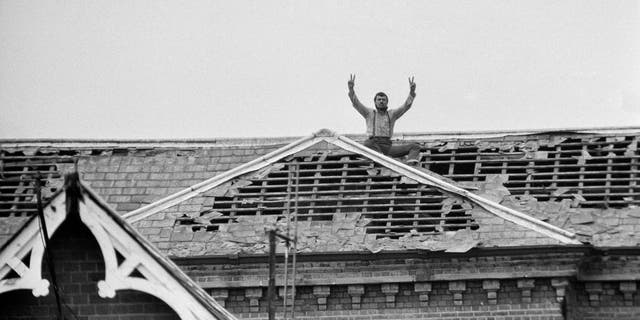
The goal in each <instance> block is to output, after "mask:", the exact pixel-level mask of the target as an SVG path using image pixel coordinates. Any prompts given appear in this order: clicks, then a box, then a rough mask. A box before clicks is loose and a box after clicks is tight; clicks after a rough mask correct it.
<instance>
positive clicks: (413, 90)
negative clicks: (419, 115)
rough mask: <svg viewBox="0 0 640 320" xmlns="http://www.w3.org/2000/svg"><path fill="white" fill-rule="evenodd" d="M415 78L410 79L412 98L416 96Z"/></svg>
mask: <svg viewBox="0 0 640 320" xmlns="http://www.w3.org/2000/svg"><path fill="white" fill-rule="evenodd" d="M413 78H414V77H413V76H411V77H409V94H410V95H411V96H414V97H415V95H416V83H415V82H414V81H413Z"/></svg>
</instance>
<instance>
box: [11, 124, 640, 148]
mask: <svg viewBox="0 0 640 320" xmlns="http://www.w3.org/2000/svg"><path fill="white" fill-rule="evenodd" d="M323 130H326V129H323ZM321 131H322V130H321ZM563 132H564V133H584V134H588V133H592V134H605V133H620V134H623V133H640V127H638V126H622V127H591V128H589V127H581V128H538V129H513V130H470V131H450V130H445V131H414V132H396V134H394V136H393V138H394V139H403V140H404V139H408V140H411V139H416V140H417V139H442V138H464V137H498V136H509V135H529V134H532V135H535V134H548V133H563ZM343 136H347V137H350V138H352V139H356V140H360V139H364V138H366V135H365V134H361V133H347V134H343ZM303 137H304V136H283V137H219V138H196V139H74V138H60V139H58V138H43V139H40V138H4V139H0V146H2V147H12V148H17V147H23V146H24V147H26V146H30V147H36V146H37V147H69V148H72V147H82V146H87V147H88V146H91V147H145V146H147V147H167V148H170V147H188V146H194V145H196V146H198V147H203V146H204V147H206V146H246V145H277V144H284V143H291V142H294V141H296V140H298V139H301V138H303Z"/></svg>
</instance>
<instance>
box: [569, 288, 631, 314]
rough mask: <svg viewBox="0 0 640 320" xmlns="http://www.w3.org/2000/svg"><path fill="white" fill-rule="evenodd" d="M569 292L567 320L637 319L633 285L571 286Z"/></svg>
mask: <svg viewBox="0 0 640 320" xmlns="http://www.w3.org/2000/svg"><path fill="white" fill-rule="evenodd" d="M571 289H572V290H571V292H570V304H569V305H568V308H567V309H568V313H569V317H570V319H585V320H595V319H640V295H639V294H638V293H637V282H636V281H602V282H598V281H590V282H575V283H573V284H572V288H571Z"/></svg>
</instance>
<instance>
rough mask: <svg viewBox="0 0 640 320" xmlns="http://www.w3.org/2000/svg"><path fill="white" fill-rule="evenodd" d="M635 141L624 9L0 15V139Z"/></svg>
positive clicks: (187, 9) (639, 70) (637, 108)
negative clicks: (379, 109) (386, 120)
mask: <svg viewBox="0 0 640 320" xmlns="http://www.w3.org/2000/svg"><path fill="white" fill-rule="evenodd" d="M349 73H355V74H357V78H356V92H357V93H358V96H359V97H360V100H362V101H363V102H366V103H365V104H370V105H371V102H372V99H373V95H374V94H375V93H376V92H378V91H385V92H387V94H389V97H390V105H391V107H394V106H397V105H399V104H401V103H402V102H403V101H404V99H405V98H406V96H407V94H408V89H409V86H408V82H407V77H408V76H410V75H413V76H415V80H416V83H417V94H418V96H417V98H416V101H415V103H414V106H413V108H412V109H411V110H410V111H409V112H408V113H407V114H406V115H405V116H404V117H403V118H402V119H401V120H399V121H398V122H397V124H396V132H429V131H442V130H455V131H468V130H494V129H532V128H534V129H536V128H539V129H543V128H571V127H602V126H630V125H640V1H637V0H636V1H611V0H606V1H605V0H603V1H587V0H585V1H564V0H563V1H560V0H557V1H542V0H531V1H514V0H503V1H487V0H484V1H473V0H469V1H449V0H446V1H445V0H442V1H422V0H416V1H397V0H395V1H372V0H366V1H337V0H335V1H325V0H323V1H301V0H291V1H258V0H256V1H160V0H148V1H142V0H136V1H124V0H118V1H88V0H59V1H49V0H39V1H21V0H0V111H1V112H0V138H212V137H253V136H299V135H307V134H310V133H312V132H315V131H317V130H318V129H320V128H330V129H332V130H334V131H337V132H339V133H363V132H364V120H363V119H362V118H361V117H360V115H359V114H358V113H357V112H356V111H355V110H353V109H352V107H351V104H350V103H349V100H348V98H347V94H346V93H347V86H346V82H347V80H348V77H349Z"/></svg>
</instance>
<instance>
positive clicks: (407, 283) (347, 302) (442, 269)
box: [182, 253, 581, 320]
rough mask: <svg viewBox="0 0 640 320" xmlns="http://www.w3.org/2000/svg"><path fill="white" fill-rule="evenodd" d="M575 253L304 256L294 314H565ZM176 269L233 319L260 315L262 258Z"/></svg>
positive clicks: (497, 316)
mask: <svg viewBox="0 0 640 320" xmlns="http://www.w3.org/2000/svg"><path fill="white" fill-rule="evenodd" d="M580 257H581V254H578V253H574V254H567V253H564V254H558V253H538V254H530V255H526V254H519V255H510V256H476V257H471V256H469V257H464V256H458V257H445V256H441V257H423V258H418V257H416V258H404V259H401V258H396V259H392V258H390V257H385V258H384V259H370V260H358V258H357V257H352V259H354V260H343V261H339V260H338V261H336V260H331V259H327V260H324V261H320V260H318V261H305V260H304V259H303V261H301V262H300V263H299V264H298V269H297V279H298V280H297V285H298V286H297V289H296V290H297V291H296V305H295V310H296V318H299V319H322V318H327V319H336V320H337V319H407V318H411V319H428V318H443V319H447V318H450V319H490V318H492V319H563V304H564V298H565V293H566V291H567V290H566V289H567V287H568V285H569V281H568V280H567V278H566V277H563V276H562V275H564V276H568V275H570V274H571V268H575V265H576V264H577V263H578V261H580ZM182 269H183V270H184V271H185V272H186V273H187V274H189V275H190V276H191V277H192V278H193V279H195V280H196V282H198V283H199V284H200V285H201V286H203V287H205V288H206V289H207V290H208V291H209V292H210V294H211V295H212V296H213V297H214V298H216V300H217V301H218V302H220V303H223V304H224V305H225V307H226V308H227V309H228V310H229V311H230V312H232V313H234V314H236V315H238V316H239V318H242V319H249V318H252V319H253V318H261V319H266V317H267V305H268V301H267V288H266V284H267V278H266V274H267V270H266V264H264V263H227V264H225V263H219V264H194V265H182ZM277 273H278V275H279V276H280V278H278V281H277V285H278V286H280V287H279V290H278V291H279V297H278V299H277V301H276V306H277V308H278V310H279V312H281V311H282V310H283V309H282V304H283V300H282V295H283V292H282V286H281V285H282V283H283V281H282V278H281V276H282V274H283V270H282V264H280V268H279V269H278V272H277ZM518 275H519V276H518ZM554 275H556V277H554ZM498 277H499V278H498Z"/></svg>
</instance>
